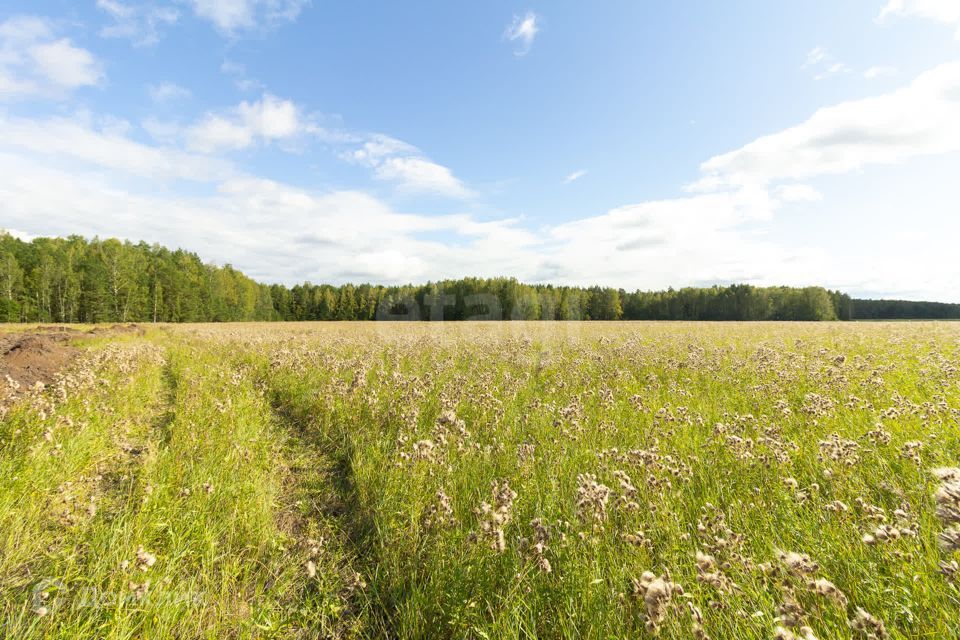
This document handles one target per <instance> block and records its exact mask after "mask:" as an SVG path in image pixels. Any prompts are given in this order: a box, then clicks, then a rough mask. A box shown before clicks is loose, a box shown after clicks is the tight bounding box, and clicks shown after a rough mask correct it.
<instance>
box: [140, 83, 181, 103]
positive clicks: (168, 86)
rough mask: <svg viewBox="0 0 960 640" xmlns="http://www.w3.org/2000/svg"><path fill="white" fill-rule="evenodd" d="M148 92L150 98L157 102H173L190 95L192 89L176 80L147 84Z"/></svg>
mask: <svg viewBox="0 0 960 640" xmlns="http://www.w3.org/2000/svg"><path fill="white" fill-rule="evenodd" d="M147 93H148V94H150V99H151V100H153V101H154V102H157V103H162V102H173V101H175V100H183V99H185V98H189V97H190V90H189V89H185V88H184V87H181V86H180V85H178V84H177V83H175V82H161V83H160V84H151V85H147Z"/></svg>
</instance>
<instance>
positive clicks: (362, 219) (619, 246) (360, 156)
mask: <svg viewBox="0 0 960 640" xmlns="http://www.w3.org/2000/svg"><path fill="white" fill-rule="evenodd" d="M958 109H960V63H954V64H951V65H943V66H941V67H937V68H935V69H932V70H931V71H929V72H927V73H925V74H922V75H921V76H919V77H918V78H917V79H916V80H915V81H913V82H912V83H910V84H908V85H907V86H904V87H903V88H901V89H900V90H898V91H893V92H890V93H886V94H883V95H879V96H876V97H874V98H870V99H867V100H857V101H850V102H846V103H842V104H839V105H836V106H832V107H827V108H824V109H821V110H819V111H817V112H816V113H814V114H813V115H812V116H811V117H810V118H809V119H807V120H806V121H803V122H800V123H799V124H797V125H796V126H794V127H790V128H788V129H785V130H783V131H779V132H775V133H772V134H770V135H768V136H763V137H761V138H759V139H757V140H755V141H753V142H751V143H749V144H747V145H745V146H743V147H742V148H740V149H736V150H733V151H731V152H729V153H725V154H721V155H718V156H716V157H714V158H711V159H710V160H708V161H707V162H705V163H704V164H703V165H702V180H700V181H699V182H698V183H697V184H696V185H694V186H695V188H694V189H692V193H688V194H686V195H681V196H678V197H675V198H669V199H663V200H652V201H646V202H637V203H631V204H626V205H624V206H620V207H616V208H613V209H611V210H609V211H606V212H603V211H600V212H590V211H586V212H584V213H583V214H582V215H581V216H580V217H578V218H576V219H573V220H570V221H568V222H564V223H562V224H546V225H543V226H537V227H535V228H534V227H532V226H531V225H530V224H529V223H525V221H524V220H522V219H517V218H499V219H480V218H478V217H476V216H472V215H467V214H462V213H448V214H444V215H425V214H419V213H411V212H404V211H401V210H398V209H396V208H394V207H393V206H391V205H389V204H387V203H385V202H383V201H382V200H380V199H378V198H375V197H373V196H371V195H370V194H368V193H363V192H360V191H356V190H337V189H334V190H313V189H308V188H304V187H301V186H296V185H292V184H285V183H282V182H278V181H274V180H266V179H263V178H262V177H258V176H255V175H250V174H248V173H247V172H244V171H242V170H240V169H238V168H237V166H235V165H234V164H233V163H231V162H230V161H229V160H226V159H224V158H220V157H217V156H216V155H215V153H214V152H215V151H217V150H220V151H224V150H230V149H237V148H245V147H251V146H254V145H258V144H267V143H270V142H279V143H286V142H289V141H295V140H297V139H298V138H299V137H300V136H316V135H322V133H321V132H320V129H319V128H318V127H317V126H316V124H315V122H314V120H313V119H311V117H309V116H307V115H305V114H304V113H303V112H302V110H301V109H300V108H298V107H297V106H296V105H295V104H293V103H291V102H289V101H286V100H282V99H280V98H276V97H274V96H269V95H265V96H263V97H262V98H261V99H260V100H257V101H253V102H242V103H240V104H239V105H238V106H236V107H234V108H232V109H227V110H223V111H214V112H211V113H208V114H207V115H206V116H205V117H204V118H202V119H201V120H200V121H199V122H197V123H196V124H195V125H194V126H192V127H187V128H185V129H182V130H181V129H177V128H176V127H173V126H170V127H167V126H166V125H164V124H162V123H155V124H156V127H155V130H156V131H157V132H159V133H164V132H166V133H167V134H169V137H168V138H163V139H164V140H168V141H163V142H161V143H157V144H146V143H143V142H140V141H137V140H136V139H135V137H134V136H135V134H136V131H134V130H131V125H130V124H129V123H127V122H126V121H124V120H117V119H109V118H99V119H96V118H92V117H89V116H73V117H53V118H50V117H43V118H41V117H34V118H28V117H19V118H17V117H12V116H6V115H3V116H0V131H3V132H4V135H3V136H0V194H3V198H0V218H2V219H3V220H4V225H5V226H10V227H13V228H16V229H20V230H22V232H24V233H28V234H34V235H50V234H57V235H68V234H71V233H81V234H85V235H94V234H100V235H102V236H114V235H118V236H120V237H125V238H130V239H133V240H140V239H145V240H148V241H157V242H162V243H164V244H167V245H170V246H183V247H185V248H187V249H190V250H194V251H198V252H199V253H200V254H201V255H202V256H203V257H204V258H206V259H212V260H216V261H220V262H227V261H229V262H231V263H233V264H235V265H236V266H237V267H238V268H241V269H243V270H244V271H245V272H247V273H249V274H250V275H252V276H254V277H256V278H259V279H261V280H266V281H283V282H287V283H293V282H297V281H302V280H304V279H311V280H313V281H330V282H345V281H351V280H352V281H357V280H368V281H375V282H383V283H400V282H410V281H424V280H427V279H438V278H445V277H460V276H466V275H479V276H494V275H502V274H504V273H507V274H511V275H515V276H517V277H518V278H520V279H522V280H526V281H542V282H553V283H559V284H563V283H568V284H586V285H588V284H594V283H602V284H606V285H612V286H622V287H624V288H628V289H632V288H636V287H643V288H653V287H666V286H678V285H687V284H701V283H716V282H734V281H736V282H751V283H754V284H795V285H804V284H826V285H830V286H841V285H843V286H845V287H857V288H858V289H859V290H861V291H862V290H864V289H869V288H872V289H871V290H876V291H884V290H885V291H891V290H906V287H909V286H911V282H913V283H914V284H913V285H912V286H914V287H915V288H914V289H913V291H918V290H919V291H920V293H917V294H916V295H932V296H934V297H947V296H945V295H943V293H942V292H946V291H951V290H952V289H950V287H953V286H954V285H952V284H951V283H952V282H955V281H956V278H957V277H958V276H960V273H958V271H960V270H958V269H954V268H944V266H943V265H945V264H947V261H945V260H944V256H945V255H948V253H945V252H944V251H943V250H940V249H936V248H935V249H930V248H928V247H926V246H925V247H924V250H923V251H918V252H912V253H904V255H903V259H898V258H897V257H891V258H890V259H889V260H885V261H884V263H883V264H882V265H876V264H871V263H869V261H864V260H862V259H860V260H859V261H858V260H855V259H853V258H850V259H848V258H847V257H845V256H843V255H837V253H836V252H829V251H827V250H826V249H823V248H809V247H803V246H800V247H789V246H785V245H784V244H783V242H782V241H774V240H772V239H770V238H769V237H768V236H766V235H765V233H764V231H765V230H767V229H769V228H770V221H771V220H772V219H774V218H775V217H776V216H778V215H797V214H800V213H802V211H804V209H803V208H802V207H805V206H808V205H809V204H810V203H813V202H817V201H821V200H822V201H824V203H823V204H818V205H817V206H818V207H820V206H825V205H827V204H828V203H827V202H826V200H827V199H828V198H827V197H825V196H824V195H821V193H820V191H818V189H817V188H816V186H820V185H817V181H816V179H817V178H818V177H820V176H824V175H835V174H839V173H844V172H851V171H859V170H861V169H863V168H865V167H867V166H869V165H871V164H878V163H884V164H889V163H894V162H901V161H903V160H905V159H908V158H911V157H915V156H920V155H926V154H935V153H944V152H950V151H960V117H958V116H960V113H958ZM338 144H339V145H340V146H339V147H337V148H338V149H339V150H340V151H341V157H342V158H343V159H345V160H348V161H350V162H353V163H356V164H357V165H359V166H362V167H367V168H369V169H370V171H371V173H372V175H373V176H374V178H379V179H383V180H389V181H390V182H391V183H393V184H396V185H397V188H398V189H400V190H401V191H402V190H409V191H411V192H417V193H440V194H443V195H446V196H451V197H454V198H462V197H466V196H467V195H468V194H469V190H468V189H466V187H465V186H464V185H463V184H462V183H461V182H460V181H459V180H458V179H457V178H456V177H455V176H454V175H453V174H452V172H451V171H450V170H449V169H447V168H446V167H444V166H442V165H439V164H437V163H435V162H433V161H432V160H431V159H429V158H428V157H427V156H426V154H424V153H423V152H422V151H421V150H420V149H418V148H417V147H416V146H414V145H411V144H409V143H407V142H404V141H402V140H399V139H397V138H393V137H390V136H385V135H368V134H357V133H349V132H348V133H343V134H342V135H341V137H340V138H339V142H338ZM178 145H181V146H182V147H183V148H181V147H180V146H178ZM191 149H192V150H191ZM184 181H189V183H190V184H189V185H187V188H180V183H181V182H184ZM815 185H816V186H815ZM826 193H827V194H828V195H829V194H830V193H831V192H830V191H829V190H828V191H827V192H826ZM788 205H789V206H788ZM942 235H943V236H945V238H944V239H942V241H941V245H944V246H946V245H948V244H949V238H947V237H946V236H948V235H949V234H942ZM941 245H937V247H940V246H941ZM949 250H952V247H951V248H949ZM938 265H939V266H938ZM837 274H843V278H844V282H843V283H838V282H837V281H836V278H837ZM918 274H919V276H922V277H918ZM924 274H927V275H929V274H934V275H933V276H931V277H929V278H927V277H926V275H924ZM916 282H922V287H923V288H922V289H917V288H916V287H917V285H916V284H915V283H916ZM938 287H939V289H938ZM954 289H955V287H954ZM924 292H927V293H924ZM931 292H932V293H931Z"/></svg>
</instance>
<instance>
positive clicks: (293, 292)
mask: <svg viewBox="0 0 960 640" xmlns="http://www.w3.org/2000/svg"><path fill="white" fill-rule="evenodd" d="M915 318H917V319H919V318H960V305H957V304H944V303H936V302H913V301H900V300H856V299H851V298H850V296H848V295H847V294H845V293H841V292H839V291H829V290H827V289H825V288H822V287H804V288H796V287H755V286H752V285H747V284H735V285H731V286H713V287H687V288H681V289H668V290H666V291H639V290H638V291H633V292H628V291H625V290H623V289H615V288H610V287H599V286H595V287H589V288H583V287H567V286H555V285H549V284H523V283H521V282H518V281H517V280H516V279H514V278H462V279H458V280H443V281H439V282H429V283H426V284H420V285H402V286H383V285H376V284H358V285H355V284H343V285H340V286H333V285H329V284H311V283H309V282H305V283H303V284H299V285H295V286H293V287H287V286H285V285H281V284H263V283H259V282H256V281H254V280H253V279H251V278H249V277H247V276H246V275H244V274H243V273H241V272H240V271H238V270H237V269H234V268H233V267H232V266H230V265H229V264H227V265H223V266H217V265H213V264H209V263H205V262H204V261H203V260H201V258H200V257H199V256H198V255H196V254H195V253H191V252H188V251H184V250H182V249H177V250H170V249H168V248H165V247H162V246H160V245H157V244H147V243H145V242H139V243H131V242H129V241H120V240H117V239H114V238H109V239H99V238H94V239H92V240H88V239H85V238H83V237H80V236H70V237H67V238H35V239H33V240H31V241H30V242H26V241H23V240H21V239H18V238H16V237H14V236H12V235H10V234H8V233H4V232H0V321H5V322H66V323H93V322H230V321H284V320H375V319H379V320H484V319H489V320H500V319H503V320H851V319H915Z"/></svg>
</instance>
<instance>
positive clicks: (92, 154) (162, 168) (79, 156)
mask: <svg viewBox="0 0 960 640" xmlns="http://www.w3.org/2000/svg"><path fill="white" fill-rule="evenodd" d="M129 129H130V127H129V124H128V123H122V124H120V125H119V126H118V121H117V120H115V119H111V118H105V119H102V120H101V122H99V123H93V122H91V121H90V119H89V118H84V117H73V118H65V117H54V118H45V119H31V118H16V117H8V116H3V115H0V130H2V131H3V132H4V135H3V136H2V142H0V150H3V151H5V152H7V153H8V154H16V155H18V156H20V157H23V158H25V159H31V161H32V162H34V163H37V162H39V163H42V164H45V165H50V166H64V167H69V166H73V165H72V164H71V163H78V164H79V165H81V166H84V167H95V168H96V169H97V170H100V171H103V170H109V171H111V172H116V173H117V174H118V175H121V176H134V177H140V178H150V179H153V180H191V181H208V180H214V179H218V178H224V177H226V176H228V175H231V174H232V173H233V170H232V169H231V168H230V167H229V165H227V164H226V163H224V162H223V161H221V160H217V159H214V158H208V157H205V156H200V155H195V154H189V153H185V152H183V151H180V150H178V149H175V148H170V147H159V146H153V145H147V144H143V143H140V142H136V141H134V140H132V139H130V137H129V135H128V134H129ZM15 173H16V172H15ZM51 189H55V185H51Z"/></svg>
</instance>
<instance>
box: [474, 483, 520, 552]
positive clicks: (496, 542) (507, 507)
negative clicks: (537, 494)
mask: <svg viewBox="0 0 960 640" xmlns="http://www.w3.org/2000/svg"><path fill="white" fill-rule="evenodd" d="M490 494H491V498H492V500H491V501H492V504H491V503H489V502H483V503H481V504H480V507H479V508H478V509H475V510H474V513H475V514H476V515H477V517H479V518H480V530H481V533H482V535H483V537H485V538H487V539H488V541H489V543H490V548H491V549H493V550H494V551H496V552H497V553H503V552H504V551H506V548H507V543H506V538H505V537H504V528H505V527H506V526H507V524H508V523H509V522H510V517H511V512H512V509H513V501H514V500H515V499H516V497H517V492H516V491H514V490H512V489H511V488H510V485H509V484H508V483H507V481H506V480H504V481H503V482H502V483H500V482H498V481H497V480H494V481H493V482H492V483H491V486H490Z"/></svg>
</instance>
